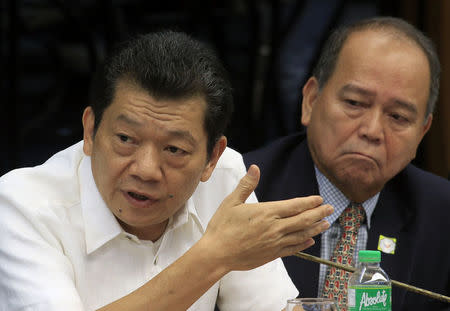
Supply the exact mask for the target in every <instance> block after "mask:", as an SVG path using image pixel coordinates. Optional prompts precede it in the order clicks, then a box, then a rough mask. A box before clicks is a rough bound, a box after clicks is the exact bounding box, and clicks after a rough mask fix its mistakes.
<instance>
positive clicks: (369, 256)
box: [358, 251, 381, 262]
mask: <svg viewBox="0 0 450 311" xmlns="http://www.w3.org/2000/svg"><path fill="white" fill-rule="evenodd" d="M358 258H359V261H360V262H380V261H381V252H380V251H359V253H358Z"/></svg>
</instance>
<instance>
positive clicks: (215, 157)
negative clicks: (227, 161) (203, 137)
mask: <svg viewBox="0 0 450 311" xmlns="http://www.w3.org/2000/svg"><path fill="white" fill-rule="evenodd" d="M226 147H227V138H226V137H225V136H222V137H220V138H219V140H218V141H217V142H216V144H215V145H214V148H213V150H212V152H211V156H210V158H209V161H208V163H207V164H206V166H205V169H204V171H203V173H202V176H201V177H200V181H203V182H205V181H207V180H208V179H209V177H211V174H212V172H213V171H214V168H215V167H216V164H217V161H219V158H220V156H221V155H222V153H223V152H224V150H225V148H226Z"/></svg>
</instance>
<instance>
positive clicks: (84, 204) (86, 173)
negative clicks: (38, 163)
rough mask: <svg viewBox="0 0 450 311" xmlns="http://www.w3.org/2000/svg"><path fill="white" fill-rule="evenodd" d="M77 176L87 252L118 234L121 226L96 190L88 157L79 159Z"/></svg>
mask: <svg viewBox="0 0 450 311" xmlns="http://www.w3.org/2000/svg"><path fill="white" fill-rule="evenodd" d="M79 176H80V193H81V210H82V212H83V220H84V232H85V238H86V251H87V253H88V254H89V253H92V252H93V251H95V250H96V249H98V248H99V247H101V246H102V245H104V244H105V243H106V242H108V241H110V240H112V239H113V238H115V237H116V236H118V235H119V234H120V233H121V232H122V227H121V226H120V224H119V223H118V221H117V220H116V218H115V217H114V215H113V213H111V211H110V210H109V208H108V206H107V205H106V203H105V201H103V198H102V196H101V195H100V192H99V191H98V188H97V185H96V184H95V181H94V176H93V175H92V169H91V158H90V157H83V159H82V160H81V164H80V169H79Z"/></svg>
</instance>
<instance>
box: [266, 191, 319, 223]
mask: <svg viewBox="0 0 450 311" xmlns="http://www.w3.org/2000/svg"><path fill="white" fill-rule="evenodd" d="M322 203H323V199H322V197H320V196H318V195H311V196H308V197H302V198H294V199H290V200H283V201H271V202H265V203H264V204H265V206H266V205H267V207H268V208H270V209H273V212H274V214H275V215H276V216H277V218H286V217H292V216H294V215H298V214H300V213H302V212H304V211H306V210H309V209H313V208H315V207H318V206H320V205H321V204H322ZM272 206H274V207H272Z"/></svg>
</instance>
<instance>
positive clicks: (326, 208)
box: [277, 204, 334, 234]
mask: <svg viewBox="0 0 450 311" xmlns="http://www.w3.org/2000/svg"><path fill="white" fill-rule="evenodd" d="M333 211H334V209H333V207H332V206H331V205H329V204H324V205H321V206H318V207H316V208H313V209H309V210H306V211H304V212H302V213H300V214H297V215H294V216H292V217H286V218H283V219H279V220H278V224H277V225H279V226H281V229H280V231H281V232H282V233H284V234H287V233H290V232H297V231H301V230H305V229H308V228H310V227H311V226H314V225H315V224H317V223H319V222H321V221H322V220H323V218H325V217H327V216H330V215H331V214H333Z"/></svg>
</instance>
